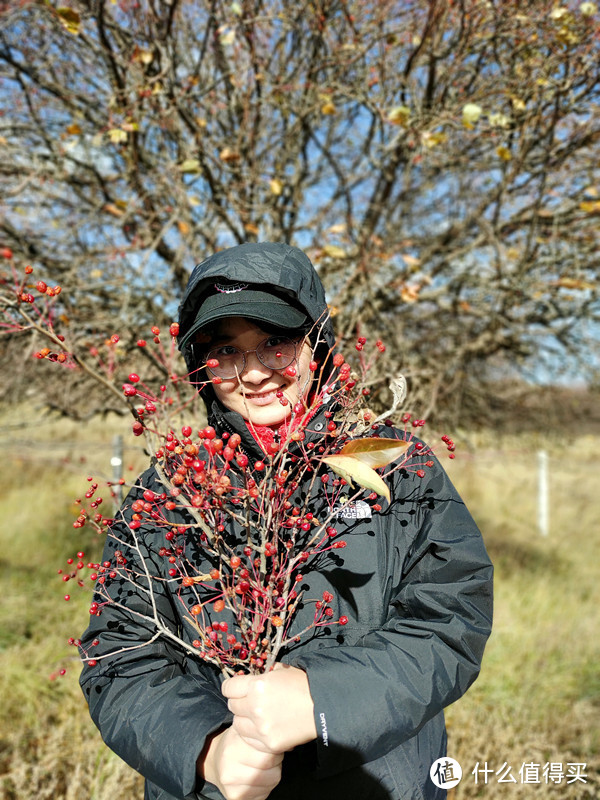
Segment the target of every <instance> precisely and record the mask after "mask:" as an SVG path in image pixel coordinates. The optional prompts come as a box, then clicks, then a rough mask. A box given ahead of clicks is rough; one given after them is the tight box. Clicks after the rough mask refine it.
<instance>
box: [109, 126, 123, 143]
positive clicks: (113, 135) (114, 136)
mask: <svg viewBox="0 0 600 800" xmlns="http://www.w3.org/2000/svg"><path fill="white" fill-rule="evenodd" d="M108 138H109V139H110V140H111V142H112V143H113V144H121V143H122V142H126V141H127V134H126V132H125V131H122V130H121V128H111V129H110V130H109V132H108Z"/></svg>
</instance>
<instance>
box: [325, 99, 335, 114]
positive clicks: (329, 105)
mask: <svg viewBox="0 0 600 800" xmlns="http://www.w3.org/2000/svg"><path fill="white" fill-rule="evenodd" d="M336 111H337V109H336V107H335V105H334V103H333V101H331V100H328V101H327V102H326V103H324V104H323V105H322V106H321V114H335V112H336Z"/></svg>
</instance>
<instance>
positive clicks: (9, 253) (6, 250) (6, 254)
mask: <svg viewBox="0 0 600 800" xmlns="http://www.w3.org/2000/svg"><path fill="white" fill-rule="evenodd" d="M0 256H2V258H12V257H13V251H12V250H11V249H10V247H3V248H2V250H0ZM27 270H29V272H28V274H31V273H32V272H33V270H32V269H31V267H26V268H25V272H27Z"/></svg>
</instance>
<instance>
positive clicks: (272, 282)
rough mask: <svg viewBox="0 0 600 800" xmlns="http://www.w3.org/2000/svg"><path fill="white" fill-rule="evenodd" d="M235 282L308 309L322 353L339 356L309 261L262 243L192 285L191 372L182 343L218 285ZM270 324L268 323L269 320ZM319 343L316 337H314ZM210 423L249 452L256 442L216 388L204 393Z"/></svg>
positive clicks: (188, 300) (185, 322)
mask: <svg viewBox="0 0 600 800" xmlns="http://www.w3.org/2000/svg"><path fill="white" fill-rule="evenodd" d="M221 282H231V283H236V284H240V283H242V284H248V286H249V288H255V287H260V289H261V290H262V291H265V290H268V291H269V292H272V293H273V294H277V295H279V296H281V297H282V298H284V299H285V300H286V301H287V302H289V303H291V304H293V305H295V306H296V307H298V308H300V309H302V310H303V311H304V312H305V314H306V315H307V316H308V318H309V320H310V322H311V323H312V325H313V333H314V334H318V340H319V342H320V345H319V347H318V348H317V352H318V351H319V349H321V350H322V351H323V352H324V353H328V352H331V351H333V349H334V346H335V334H334V332H333V327H332V325H331V319H330V316H329V310H328V308H327V301H326V299H325V290H324V289H323V284H322V283H321V280H320V278H319V276H318V275H317V272H316V270H315V268H314V267H313V265H312V263H311V261H310V259H309V258H308V256H307V255H306V254H305V253H303V252H302V250H299V249H298V248H297V247H292V246H291V245H288V244H283V243H279V242H259V243H248V244H242V245H238V246H237V247H230V248H228V249H227V250H221V251H220V252H218V253H215V254H214V255H212V256H209V257H208V258H207V259H205V260H204V261H202V262H201V263H200V264H198V265H197V266H196V267H195V268H194V270H193V272H192V274H191V276H190V279H189V281H188V285H187V288H186V290H185V292H184V295H183V298H182V301H181V304H180V306H179V337H178V339H179V347H180V349H181V352H182V354H183V357H184V358H185V361H186V364H187V367H188V370H189V371H190V372H191V371H192V370H193V369H194V368H195V367H196V365H195V364H194V361H193V357H192V352H191V348H190V346H189V344H184V345H183V346H182V342H183V341H184V340H185V337H186V333H187V331H188V330H189V329H190V327H191V326H192V325H193V323H194V321H195V319H196V314H197V312H198V308H199V305H200V303H201V301H202V300H203V299H204V297H206V295H208V294H212V293H214V292H215V291H219V290H218V289H217V288H216V286H215V284H220V283H221ZM267 321H268V320H267ZM311 338H312V339H313V341H316V338H317V337H316V336H311ZM201 396H202V399H203V400H204V403H205V405H206V409H207V413H208V419H209V421H210V422H211V424H215V425H216V426H218V427H219V428H224V429H229V430H231V431H236V432H238V433H240V435H241V436H242V441H243V442H244V443H245V445H246V447H247V448H248V449H255V448H256V447H257V445H256V443H255V442H254V440H253V439H252V437H251V436H250V434H249V433H248V429H247V427H246V424H245V422H244V421H243V419H242V417H241V416H240V415H239V414H237V413H234V412H232V411H228V410H227V409H225V408H224V407H223V406H222V405H221V403H220V402H219V401H218V400H217V398H216V396H215V393H214V390H213V388H212V386H211V385H210V384H209V385H207V386H204V388H203V389H202V395H201Z"/></svg>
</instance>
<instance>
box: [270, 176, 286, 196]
mask: <svg viewBox="0 0 600 800" xmlns="http://www.w3.org/2000/svg"><path fill="white" fill-rule="evenodd" d="M269 188H270V189H271V194H274V195H276V196H277V197H279V195H280V194H281V193H282V192H283V183H282V182H281V181H280V180H279V179H278V178H273V179H272V180H270V181H269Z"/></svg>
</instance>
